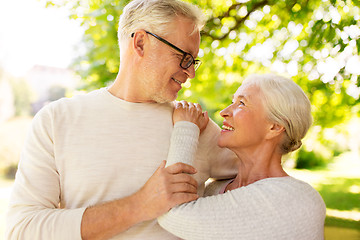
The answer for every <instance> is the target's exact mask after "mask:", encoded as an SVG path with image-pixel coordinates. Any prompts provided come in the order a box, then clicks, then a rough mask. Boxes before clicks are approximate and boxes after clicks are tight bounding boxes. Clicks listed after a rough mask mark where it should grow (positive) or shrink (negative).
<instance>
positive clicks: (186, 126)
mask: <svg viewBox="0 0 360 240" xmlns="http://www.w3.org/2000/svg"><path fill="white" fill-rule="evenodd" d="M199 134H200V129H199V128H198V126H197V125H196V124H194V123H192V122H188V121H180V122H176V123H175V125H174V130H173V132H172V135H171V140H170V147H169V153H168V157H167V166H170V165H172V164H174V163H177V162H183V163H186V164H189V165H193V162H194V155H195V152H196V149H197V145H198V142H199Z"/></svg>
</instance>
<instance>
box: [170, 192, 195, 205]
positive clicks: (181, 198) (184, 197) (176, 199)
mask: <svg viewBox="0 0 360 240" xmlns="http://www.w3.org/2000/svg"><path fill="white" fill-rule="evenodd" d="M198 198H199V195H197V194H195V193H194V194H191V193H176V194H174V195H173V196H172V200H173V203H174V205H173V206H172V207H174V206H176V205H179V204H182V203H186V202H191V201H195V200H196V199H198Z"/></svg>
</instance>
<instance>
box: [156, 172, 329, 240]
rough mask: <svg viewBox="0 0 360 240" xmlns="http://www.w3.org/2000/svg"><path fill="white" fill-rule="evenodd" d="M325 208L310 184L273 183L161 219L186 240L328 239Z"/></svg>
mask: <svg viewBox="0 0 360 240" xmlns="http://www.w3.org/2000/svg"><path fill="white" fill-rule="evenodd" d="M325 209H326V208H325V205H324V202H323V200H322V198H321V196H320V195H319V194H318V193H317V192H316V190H314V189H313V188H312V187H311V186H310V185H308V184H305V183H303V182H300V181H298V180H295V179H292V178H290V177H284V178H270V179H265V180H261V181H258V182H255V183H253V184H250V185H248V186H246V187H241V188H237V189H235V190H232V191H228V192H226V193H224V194H218V195H213V196H208V197H202V198H199V199H198V200H196V201H192V202H189V203H185V204H182V205H180V206H177V207H175V208H173V209H171V210H170V211H169V212H168V213H166V214H164V215H162V216H161V217H159V218H158V222H159V224H160V226H161V227H163V228H164V229H166V230H167V231H169V232H171V233H172V234H174V235H176V236H177V237H180V238H182V239H188V240H200V239H206V240H211V239H214V240H218V239H244V240H245V239H267V240H289V239H292V240H298V239H306V240H310V239H311V240H322V239H324V234H323V233H324V220H325Z"/></svg>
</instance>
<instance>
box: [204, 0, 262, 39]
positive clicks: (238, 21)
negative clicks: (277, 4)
mask: <svg viewBox="0 0 360 240" xmlns="http://www.w3.org/2000/svg"><path fill="white" fill-rule="evenodd" d="M268 3H269V1H268V0H264V1H262V2H258V3H256V4H254V5H253V7H252V9H251V10H250V11H248V12H247V14H246V15H245V16H244V17H243V18H239V17H236V16H235V17H234V18H235V19H236V24H235V26H234V27H232V28H230V29H229V31H228V32H227V33H226V34H224V35H222V36H213V35H211V34H210V31H211V30H212V29H210V30H209V31H203V32H202V35H203V36H209V37H211V38H212V39H213V40H223V39H225V38H226V37H227V36H228V35H229V34H230V32H231V31H232V30H235V29H238V28H239V27H240V26H241V25H242V24H243V23H244V22H245V20H247V19H248V18H249V16H250V14H251V13H252V12H254V11H255V10H257V9H259V8H261V7H263V6H265V5H267V4H268ZM242 5H244V4H243V3H237V4H233V5H231V6H230V7H229V9H228V10H227V11H226V12H224V14H223V15H222V16H217V17H213V18H210V19H209V20H208V23H210V22H212V21H213V20H214V19H220V20H221V19H223V18H226V17H229V16H230V11H231V10H233V9H238V7H240V6H242Z"/></svg>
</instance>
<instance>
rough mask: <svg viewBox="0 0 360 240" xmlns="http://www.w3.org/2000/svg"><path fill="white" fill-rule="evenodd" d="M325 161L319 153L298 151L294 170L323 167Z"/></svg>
mask: <svg viewBox="0 0 360 240" xmlns="http://www.w3.org/2000/svg"><path fill="white" fill-rule="evenodd" d="M326 163H327V161H326V159H325V158H324V156H322V155H321V154H320V153H319V152H315V151H305V150H304V149H303V148H302V149H300V150H299V153H298V156H297V160H296V165H295V168H297V169H313V168H318V167H324V166H325V165H326Z"/></svg>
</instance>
